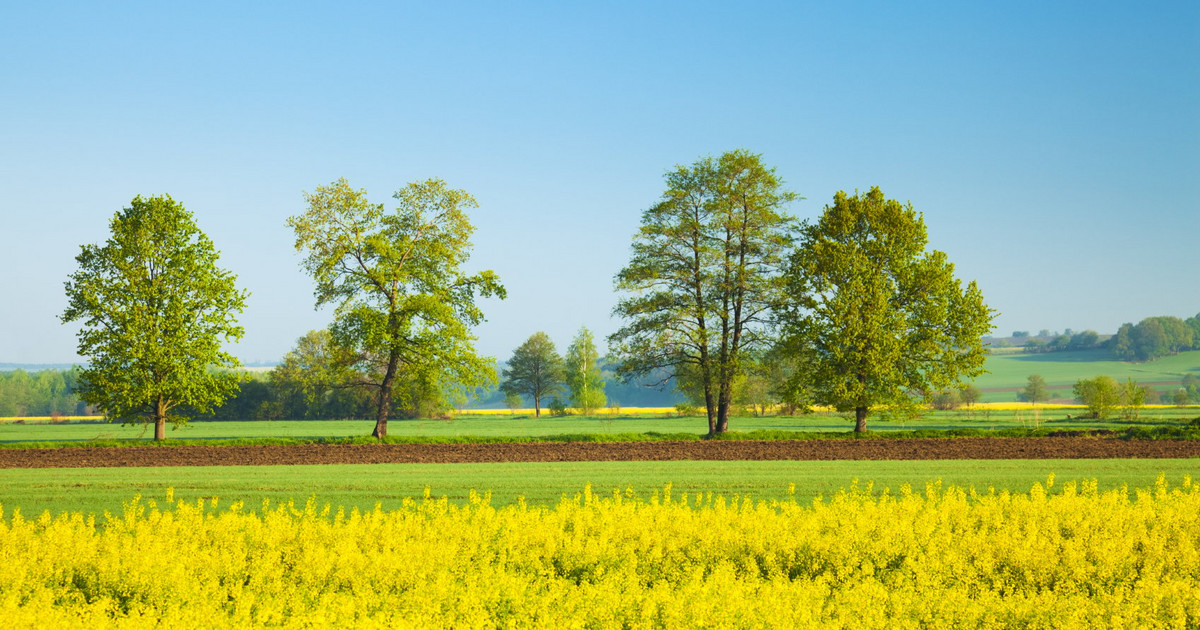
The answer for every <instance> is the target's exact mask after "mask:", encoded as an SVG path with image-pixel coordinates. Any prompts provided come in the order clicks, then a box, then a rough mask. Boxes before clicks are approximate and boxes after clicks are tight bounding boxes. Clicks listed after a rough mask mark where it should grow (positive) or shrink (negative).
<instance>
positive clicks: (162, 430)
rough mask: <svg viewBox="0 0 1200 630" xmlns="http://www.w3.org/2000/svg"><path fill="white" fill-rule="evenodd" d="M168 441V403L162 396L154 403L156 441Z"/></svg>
mask: <svg viewBox="0 0 1200 630" xmlns="http://www.w3.org/2000/svg"><path fill="white" fill-rule="evenodd" d="M165 439H167V401H165V400H163V397H162V396H159V397H158V400H155V401H154V441H155V442H161V441H163V440H165Z"/></svg>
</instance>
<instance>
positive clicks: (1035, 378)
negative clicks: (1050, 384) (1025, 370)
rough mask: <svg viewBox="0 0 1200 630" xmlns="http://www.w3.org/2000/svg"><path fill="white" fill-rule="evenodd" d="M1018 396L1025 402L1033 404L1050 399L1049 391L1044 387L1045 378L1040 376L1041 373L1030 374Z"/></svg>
mask: <svg viewBox="0 0 1200 630" xmlns="http://www.w3.org/2000/svg"><path fill="white" fill-rule="evenodd" d="M1020 396H1021V399H1022V400H1024V401H1025V402H1030V403H1033V404H1035V405H1036V404H1038V403H1040V402H1046V401H1047V400H1050V391H1049V390H1048V389H1047V388H1046V379H1044V378H1042V375H1041V374H1030V375H1029V379H1028V380H1027V381H1026V383H1025V388H1024V389H1022V390H1021V393H1020Z"/></svg>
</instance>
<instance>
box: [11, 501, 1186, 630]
mask: <svg viewBox="0 0 1200 630" xmlns="http://www.w3.org/2000/svg"><path fill="white" fill-rule="evenodd" d="M0 619H4V620H5V622H6V625H7V626H8V627H11V628H23V627H66V628H70V627H79V628H88V629H91V628H108V627H113V628H138V627H188V628H193V627H205V628H221V627H253V626H280V627H332V626H338V627H367V628H370V627H380V628H382V627H387V628H418V627H419V628H426V627H455V628H475V627H514V628H524V627H545V628H551V627H553V628H562V627H566V628H572V627H578V628H609V627H631V628H663V627H696V626H704V627H729V628H740V627H779V628H796V627H809V626H820V627H843V628H888V629H891V628H960V627H961V628H1005V627H1014V628H1015V627H1020V628H1130V627H1145V628H1187V627H1197V626H1200V484H1198V483H1195V482H1193V481H1192V480H1191V479H1190V478H1185V479H1184V480H1183V482H1182V484H1181V485H1179V486H1174V487H1171V486H1169V485H1168V484H1167V483H1166V482H1165V480H1163V479H1162V478H1160V479H1159V482H1158V483H1157V484H1156V485H1155V486H1154V487H1152V488H1146V489H1137V490H1130V489H1128V488H1121V489H1116V490H1109V491H1103V492H1102V491H1099V490H1098V488H1097V485H1096V483H1095V482H1083V483H1065V484H1059V485H1057V486H1056V485H1055V484H1054V479H1053V477H1051V478H1049V479H1047V481H1046V483H1039V484H1036V485H1034V486H1033V487H1032V488H1031V490H1030V491H1029V492H1028V493H1010V492H1007V491H999V492H997V491H993V490H986V491H976V490H973V489H963V488H959V487H942V485H941V484H940V483H937V482H935V483H931V484H929V485H927V486H926V487H925V489H924V491H914V490H912V489H910V488H908V487H903V488H901V489H899V491H897V492H890V491H887V490H882V491H879V490H877V489H876V488H874V487H873V486H872V485H870V484H861V485H860V484H854V485H852V486H851V487H850V488H848V489H846V490H844V491H842V492H839V493H838V494H836V495H834V496H832V497H828V498H825V499H817V500H816V501H814V502H812V503H806V504H802V503H801V502H799V501H795V500H785V501H777V500H772V501H752V500H749V499H744V498H740V497H736V496H735V497H722V496H713V495H710V494H704V495H686V494H685V495H677V494H676V493H674V492H673V491H672V488H671V487H670V486H667V487H666V488H663V489H662V490H660V491H658V492H655V493H653V494H652V495H647V496H639V495H638V494H637V493H635V492H634V491H633V490H632V489H627V490H625V491H614V492H613V493H611V494H606V495H598V494H595V493H593V492H592V490H591V489H590V488H587V489H585V490H584V491H583V492H581V493H579V494H578V495H576V496H574V497H570V498H564V499H563V500H562V502H560V503H559V504H558V505H557V506H554V507H543V506H533V505H527V504H525V503H523V502H518V503H516V504H514V505H508V506H502V507H496V506H493V505H491V503H490V498H489V497H488V495H478V494H472V496H471V497H470V500H469V501H468V502H467V503H465V504H463V505H456V504H454V503H452V502H450V501H449V500H448V499H446V498H436V497H433V496H430V494H429V492H428V491H427V492H426V496H425V497H423V498H419V499H409V500H407V501H406V502H405V504H404V505H403V507H401V508H400V509H397V510H392V511H384V510H381V509H379V508H376V509H375V510H373V511H359V510H350V511H345V510H342V509H334V508H331V507H329V506H320V505H319V504H318V503H317V501H315V500H312V499H310V500H309V501H308V502H307V503H305V504H303V505H300V504H296V503H291V502H289V503H285V504H281V505H272V504H270V503H264V504H262V505H261V506H260V507H259V508H258V509H253V510H251V509H247V507H246V506H245V505H242V504H239V503H235V504H233V505H229V506H222V505H221V504H220V503H219V502H218V500H217V499H209V500H200V501H196V502H185V501H182V500H180V501H176V500H174V498H173V497H172V496H170V494H168V497H167V499H166V502H165V503H164V504H163V505H162V506H160V505H159V504H158V503H157V502H155V501H145V500H142V499H140V498H135V499H134V500H132V501H131V502H129V503H128V504H127V505H126V507H125V509H124V511H123V513H122V514H119V515H105V516H104V517H102V518H93V517H86V516H84V515H81V514H69V513H64V514H60V515H58V516H53V515H51V514H49V513H45V514H42V515H41V516H38V517H36V518H26V517H25V516H23V515H21V514H20V513H19V512H17V513H12V514H8V515H5V514H4V513H3V511H2V510H0Z"/></svg>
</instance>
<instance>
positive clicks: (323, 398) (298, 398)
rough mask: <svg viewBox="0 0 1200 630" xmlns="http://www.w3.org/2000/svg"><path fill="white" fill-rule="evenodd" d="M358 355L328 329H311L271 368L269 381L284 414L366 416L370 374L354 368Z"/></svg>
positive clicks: (326, 416)
mask: <svg viewBox="0 0 1200 630" xmlns="http://www.w3.org/2000/svg"><path fill="white" fill-rule="evenodd" d="M355 360H356V359H355V355H354V354H353V353H351V352H349V351H348V350H347V349H345V348H342V347H340V346H338V345H337V344H336V343H334V340H333V335H331V334H330V332H329V330H310V331H308V332H307V333H306V334H305V335H304V336H303V337H301V338H299V339H297V340H296V347H295V348H294V349H292V350H291V351H289V352H288V353H287V354H286V355H284V357H283V360H282V361H281V362H280V363H279V365H277V366H275V369H273V370H271V374H270V383H271V387H272V389H273V390H274V397H275V400H276V401H277V402H278V404H279V407H280V409H279V417H283V418H309V419H317V418H367V417H370V415H369V407H370V406H371V405H370V402H371V401H370V396H368V395H366V392H367V388H365V387H363V384H364V383H365V382H366V381H367V375H364V374H361V373H358V372H355V371H354V370H352V369H350V367H349V366H352V365H354V364H355Z"/></svg>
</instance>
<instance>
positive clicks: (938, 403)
mask: <svg viewBox="0 0 1200 630" xmlns="http://www.w3.org/2000/svg"><path fill="white" fill-rule="evenodd" d="M929 404H930V406H932V407H933V408H934V409H938V410H941V411H949V410H951V409H958V407H959V406H960V405H962V399H961V398H960V397H959V394H958V392H957V391H955V390H953V389H943V390H942V391H940V392H937V393H935V394H934V395H933V396H932V398H930V401H929Z"/></svg>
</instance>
